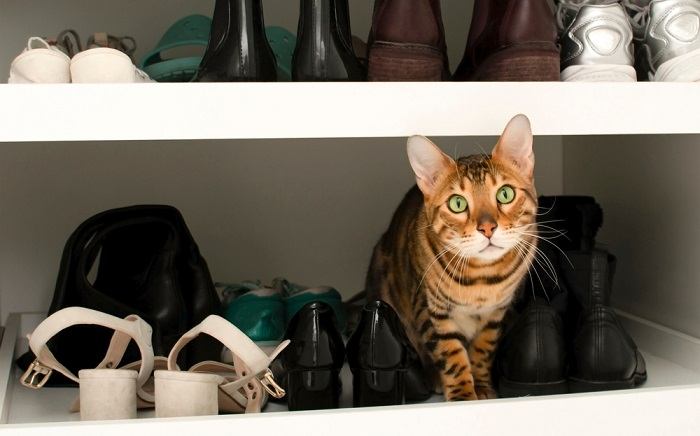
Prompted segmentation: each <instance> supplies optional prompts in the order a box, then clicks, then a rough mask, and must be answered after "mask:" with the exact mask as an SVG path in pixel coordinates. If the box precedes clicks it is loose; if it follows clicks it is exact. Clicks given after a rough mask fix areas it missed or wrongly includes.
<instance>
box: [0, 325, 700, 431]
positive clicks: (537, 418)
mask: <svg viewBox="0 0 700 436" xmlns="http://www.w3.org/2000/svg"><path fill="white" fill-rule="evenodd" d="M40 319H41V317H37V316H33V315H32V316H22V317H20V316H17V315H12V316H11V317H10V319H9V322H8V326H7V327H8V328H7V332H6V337H5V340H4V341H3V343H2V348H0V377H2V378H0V388H3V387H4V386H3V385H2V382H4V381H5V380H8V381H9V385H8V386H7V387H6V389H5V390H4V391H0V400H2V402H0V405H2V406H3V413H4V419H5V421H4V422H7V423H8V424H7V425H5V426H0V429H2V430H4V431H9V432H11V433H13V434H18V435H35V434H36V435H43V434H45V433H46V431H47V430H48V429H49V428H50V429H51V431H52V434H58V435H66V436H67V435H71V436H74V435H75V436H78V435H94V434H97V433H99V434H101V435H119V436H123V435H124V434H127V433H128V434H153V432H157V433H158V434H166V432H167V433H170V432H174V434H205V433H206V434H228V433H229V432H230V431H232V429H235V433H236V434H265V435H266V434H277V433H284V434H285V435H288V436H295V435H299V436H307V435H316V434H318V435H328V434H333V435H337V436H342V435H349V436H350V435H351V436H357V435H358V434H361V433H370V434H380V433H385V434H398V433H401V434H405V435H420V436H425V435H429V434H450V433H452V432H454V431H455V428H456V427H455V425H457V426H458V428H459V429H463V430H464V431H467V429H468V433H469V434H474V435H502V434H515V433H517V434H537V435H541V434H552V435H562V434H566V435H579V434H581V435H584V434H585V435H590V434H596V436H602V435H607V434H611V435H619V434H623V432H624V433H630V434H640V435H643V434H649V435H659V434H673V435H686V434H687V435H697V434H700V413H698V409H697V404H698V403H699V402H700V340H698V339H696V338H692V337H689V336H686V335H683V334H681V333H678V332H675V331H673V330H670V329H667V328H665V327H662V326H659V325H657V324H653V323H650V322H648V321H645V320H642V319H639V318H636V317H634V316H627V315H624V321H625V324H626V326H627V328H628V329H629V330H630V332H632V333H633V335H634V336H635V339H637V342H638V343H639V344H640V345H643V346H644V350H643V353H644V355H645V358H646V361H647V365H648V372H649V380H648V381H647V383H646V384H645V385H644V387H642V388H638V389H634V390H626V391H614V392H602V393H594V394H570V395H558V396H549V397H532V398H518V399H501V400H489V401H477V402H467V403H451V404H447V403H441V404H434V403H433V404H431V403H422V404H414V405H405V406H396V407H383V408H361V409H352V408H344V409H338V410H323V411H310V412H291V413H290V412H286V411H284V408H283V407H281V406H279V405H276V404H270V405H268V409H267V410H266V411H265V412H264V413H262V414H259V415H236V416H233V415H229V416H214V417H203V418H178V419H155V418H151V416H152V412H145V413H142V414H141V417H140V419H137V420H130V421H115V422H110V423H99V422H97V423H94V422H93V423H89V422H82V423H81V422H78V421H77V419H78V416H77V415H76V414H70V413H68V412H67V407H68V405H69V404H70V402H71V401H72V400H73V399H74V397H75V395H76V393H77V389H68V388H64V389H52V388H45V389H43V390H41V391H33V390H29V389H26V388H24V387H22V386H21V385H20V384H19V382H18V376H19V371H18V370H17V369H16V368H12V362H11V358H10V357H14V356H16V355H17V354H18V353H20V352H22V351H23V350H24V348H26V343H25V341H23V340H21V339H20V340H17V338H21V337H22V336H23V334H24V333H26V332H27V331H31V330H32V328H33V325H35V324H36V323H37V322H38V321H39V320H40ZM8 335H9V336H8ZM646 347H648V348H646ZM10 350H13V351H12V352H11V353H10V352H9V351H10ZM659 352H662V353H665V354H663V357H660V356H659V355H658V353H659ZM666 353H667V354H666ZM673 359H676V360H673ZM344 386H346V389H345V393H344V398H343V400H342V403H343V404H344V405H345V406H347V405H349V402H350V395H349V392H348V391H349V389H347V388H348V387H349V386H351V383H350V378H349V374H348V373H347V372H346V373H345V374H344ZM433 401H438V402H439V398H438V397H435V398H433ZM0 422H1V421H0ZM107 424H109V425H107Z"/></svg>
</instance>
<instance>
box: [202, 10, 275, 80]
mask: <svg viewBox="0 0 700 436" xmlns="http://www.w3.org/2000/svg"><path fill="white" fill-rule="evenodd" d="M276 80H277V61H276V60H275V55H274V53H273V52H272V48H271V47H270V44H269V42H268V41H267V37H266V36H265V23H264V20H263V10H262V0H216V4H215V6H214V17H213V20H212V27H211V35H210V36H209V44H208V45H207V50H206V52H205V53H204V56H203V58H202V62H201V63H200V65H199V71H197V75H196V77H195V78H194V80H193V81H194V82H251V81H255V82H274V81H276Z"/></svg>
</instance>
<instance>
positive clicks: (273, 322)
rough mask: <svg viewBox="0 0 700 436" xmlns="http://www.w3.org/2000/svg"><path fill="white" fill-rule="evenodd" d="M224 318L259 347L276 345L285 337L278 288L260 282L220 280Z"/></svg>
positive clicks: (282, 308) (282, 307)
mask: <svg viewBox="0 0 700 436" xmlns="http://www.w3.org/2000/svg"><path fill="white" fill-rule="evenodd" d="M216 287H217V288H218V289H221V294H222V296H223V300H224V318H226V319H227V320H228V321H229V322H230V323H232V324H233V325H235V326H236V327H238V328H239V329H240V330H241V331H242V332H243V333H245V334H246V336H248V337H249V338H250V339H252V340H253V342H255V343H256V344H258V345H259V346H261V347H273V348H274V347H276V346H277V345H278V344H279V343H280V342H281V341H282V339H283V338H284V330H285V328H286V326H285V319H284V302H283V300H282V294H281V292H280V290H279V289H272V288H269V287H266V286H263V285H262V284H261V283H260V282H252V281H245V282H242V283H233V284H222V283H217V284H216Z"/></svg>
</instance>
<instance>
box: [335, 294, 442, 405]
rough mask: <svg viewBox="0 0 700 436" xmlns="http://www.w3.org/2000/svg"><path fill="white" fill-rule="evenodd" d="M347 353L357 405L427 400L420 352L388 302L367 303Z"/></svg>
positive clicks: (354, 403)
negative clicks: (416, 349)
mask: <svg viewBox="0 0 700 436" xmlns="http://www.w3.org/2000/svg"><path fill="white" fill-rule="evenodd" d="M347 354H348V363H349V364H350V369H351V370H352V374H353V405H354V406H355V407H364V406H388V405H395V404H403V402H404V400H408V401H424V400H425V399H427V398H428V397H429V396H430V389H429V388H428V386H427V383H426V380H425V376H424V374H423V371H422V367H421V366H420V361H419V360H418V357H417V354H416V353H415V351H414V350H413V348H412V347H411V345H410V342H409V340H408V338H407V337H406V333H405V331H404V329H403V326H402V325H401V320H400V319H399V317H398V315H397V314H396V312H394V310H393V309H392V308H391V306H389V305H388V304H387V303H384V302H383V301H373V302H370V303H368V304H366V305H365V307H364V308H363V310H362V314H361V318H360V322H359V325H358V326H357V329H356V330H355V332H354V333H353V334H352V336H351V337H350V340H349V341H348V345H347ZM407 383H408V384H409V385H408V386H407Z"/></svg>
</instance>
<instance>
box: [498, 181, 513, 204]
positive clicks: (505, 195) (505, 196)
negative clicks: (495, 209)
mask: <svg viewBox="0 0 700 436" xmlns="http://www.w3.org/2000/svg"><path fill="white" fill-rule="evenodd" d="M496 200H498V202H499V203H501V204H508V203H512V202H513V200H515V190H514V189H513V187H512V186H509V185H505V186H502V187H501V189H499V190H498V193H497V194H496Z"/></svg>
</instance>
